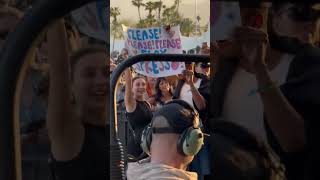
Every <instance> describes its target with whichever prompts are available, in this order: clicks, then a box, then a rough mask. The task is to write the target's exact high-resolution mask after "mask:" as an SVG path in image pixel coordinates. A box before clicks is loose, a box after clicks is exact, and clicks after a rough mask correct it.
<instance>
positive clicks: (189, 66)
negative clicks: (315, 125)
mask: <svg viewBox="0 0 320 180" xmlns="http://www.w3.org/2000/svg"><path fill="white" fill-rule="evenodd" d="M186 70H189V71H192V72H194V63H193V62H192V63H190V64H186Z"/></svg>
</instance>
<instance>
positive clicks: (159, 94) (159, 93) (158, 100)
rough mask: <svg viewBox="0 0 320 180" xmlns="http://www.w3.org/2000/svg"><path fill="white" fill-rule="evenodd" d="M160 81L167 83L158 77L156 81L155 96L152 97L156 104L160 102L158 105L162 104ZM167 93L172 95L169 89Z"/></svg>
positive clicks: (164, 79)
mask: <svg viewBox="0 0 320 180" xmlns="http://www.w3.org/2000/svg"><path fill="white" fill-rule="evenodd" d="M161 81H167V80H166V78H164V77H160V78H158V79H157V82H156V86H155V90H156V94H155V95H154V97H155V100H156V102H160V103H162V101H161V97H162V92H161V90H160V83H161ZM169 93H170V94H171V95H173V94H172V91H171V89H169Z"/></svg>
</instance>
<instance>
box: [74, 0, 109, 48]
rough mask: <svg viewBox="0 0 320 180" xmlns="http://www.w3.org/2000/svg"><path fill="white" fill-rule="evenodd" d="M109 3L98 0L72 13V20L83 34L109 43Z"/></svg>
mask: <svg viewBox="0 0 320 180" xmlns="http://www.w3.org/2000/svg"><path fill="white" fill-rule="evenodd" d="M108 9H109V7H108V4H107V1H103V0H98V1H96V2H93V3H90V4H88V5H86V6H83V7H81V8H80V9H77V10H75V11H73V12H72V13H71V15H72V19H73V20H74V22H75V24H76V25H77V27H78V29H79V30H80V32H81V33H83V34H85V35H87V36H89V37H92V38H95V39H98V40H101V41H105V42H107V35H108V34H109V33H108V32H107V31H108V28H107V25H106V24H107V13H108V12H107V10H108Z"/></svg>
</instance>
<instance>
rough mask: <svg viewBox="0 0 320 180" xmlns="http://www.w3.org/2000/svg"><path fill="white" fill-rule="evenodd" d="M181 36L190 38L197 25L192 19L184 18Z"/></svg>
mask: <svg viewBox="0 0 320 180" xmlns="http://www.w3.org/2000/svg"><path fill="white" fill-rule="evenodd" d="M180 29H181V34H182V35H183V36H190V35H191V34H192V33H193V32H194V29H195V23H194V22H193V21H192V20H191V19H190V18H184V19H182V20H181V22H180Z"/></svg>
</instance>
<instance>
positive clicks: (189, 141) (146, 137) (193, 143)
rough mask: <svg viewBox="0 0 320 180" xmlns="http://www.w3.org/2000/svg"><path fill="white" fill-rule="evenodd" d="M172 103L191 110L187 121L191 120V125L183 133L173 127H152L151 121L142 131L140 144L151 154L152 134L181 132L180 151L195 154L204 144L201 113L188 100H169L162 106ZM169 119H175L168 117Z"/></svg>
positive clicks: (183, 153)
mask: <svg viewBox="0 0 320 180" xmlns="http://www.w3.org/2000/svg"><path fill="white" fill-rule="evenodd" d="M170 104H177V105H179V106H182V108H183V109H186V110H187V111H189V113H190V119H188V120H187V121H189V122H190V126H188V127H187V128H186V129H184V130H183V132H182V133H181V132H179V131H177V130H176V129H174V128H173V127H166V128H154V127H152V122H153V121H151V123H150V124H149V125H148V126H146V127H145V128H144V130H143V132H142V135H141V143H140V146H141V148H142V150H143V151H144V152H145V153H146V154H148V155H150V146H151V142H152V134H161V133H175V134H180V137H179V139H178V142H177V149H178V152H179V153H180V154H181V155H184V156H194V155H196V154H197V153H198V152H199V151H200V149H201V147H202V145H203V144H204V134H203V133H202V131H201V129H200V126H199V123H200V118H199V114H198V112H197V111H196V110H195V109H194V108H193V107H191V106H190V105H189V104H188V103H187V102H185V101H183V100H172V101H169V102H167V103H166V104H164V105H163V106H162V108H165V107H166V106H168V105H170ZM166 119H167V118H166ZM167 121H173V120H172V119H167ZM169 124H170V123H169Z"/></svg>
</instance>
